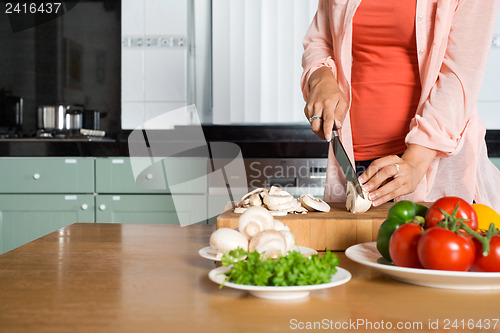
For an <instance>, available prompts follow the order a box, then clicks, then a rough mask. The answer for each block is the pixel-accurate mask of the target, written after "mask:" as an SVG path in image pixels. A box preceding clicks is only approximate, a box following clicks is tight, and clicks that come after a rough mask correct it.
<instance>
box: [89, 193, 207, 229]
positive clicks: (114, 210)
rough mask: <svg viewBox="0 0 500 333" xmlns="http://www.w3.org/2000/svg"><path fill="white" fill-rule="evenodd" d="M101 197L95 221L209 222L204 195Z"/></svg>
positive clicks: (98, 200) (99, 197) (98, 199)
mask: <svg viewBox="0 0 500 333" xmlns="http://www.w3.org/2000/svg"><path fill="white" fill-rule="evenodd" d="M177 199H178V198H176V200H175V205H174V200H173V197H172V195H168V194H163V195H153V194H152V195H140V194H138V195H132V194H130V195H128V194H127V195H98V196H97V197H96V222H102V223H144V224H149V223H151V224H181V223H182V224H193V223H199V222H202V223H206V214H207V201H206V196H204V195H184V196H183V197H182V199H184V200H177Z"/></svg>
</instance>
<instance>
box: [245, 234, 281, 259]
mask: <svg viewBox="0 0 500 333" xmlns="http://www.w3.org/2000/svg"><path fill="white" fill-rule="evenodd" d="M248 250H249V251H250V252H253V251H257V252H259V253H260V254H261V255H262V256H263V257H271V258H276V257H278V256H279V255H282V256H284V255H285V254H286V253H287V241H286V238H285V236H284V235H283V233H282V232H281V231H278V230H264V231H261V232H259V233H257V234H256V235H255V236H254V237H253V238H252V239H251V240H250V244H249V246H248Z"/></svg>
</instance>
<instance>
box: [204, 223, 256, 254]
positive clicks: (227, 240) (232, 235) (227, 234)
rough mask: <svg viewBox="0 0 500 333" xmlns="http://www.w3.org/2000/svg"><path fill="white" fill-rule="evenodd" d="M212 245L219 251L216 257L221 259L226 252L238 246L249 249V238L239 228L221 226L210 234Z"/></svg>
mask: <svg viewBox="0 0 500 333" xmlns="http://www.w3.org/2000/svg"><path fill="white" fill-rule="evenodd" d="M210 246H211V247H212V248H213V249H215V250H216V251H217V256H216V258H217V259H220V258H221V257H222V255H223V254H224V253H227V252H230V251H232V250H236V249H237V248H242V249H243V250H245V251H248V238H246V237H245V236H244V235H243V234H242V233H241V232H239V231H237V230H234V229H230V228H220V229H217V230H215V231H214V232H213V233H212V235H210Z"/></svg>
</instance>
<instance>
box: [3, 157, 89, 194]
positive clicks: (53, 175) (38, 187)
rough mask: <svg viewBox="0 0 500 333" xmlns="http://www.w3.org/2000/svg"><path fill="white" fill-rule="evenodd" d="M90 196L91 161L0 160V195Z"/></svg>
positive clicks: (53, 158)
mask: <svg viewBox="0 0 500 333" xmlns="http://www.w3.org/2000/svg"><path fill="white" fill-rule="evenodd" d="M93 192H94V159H93V158H81V157H79V158H61V157H52V158H51V157H47V158H2V159H0V193H93Z"/></svg>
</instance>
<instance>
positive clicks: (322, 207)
mask: <svg viewBox="0 0 500 333" xmlns="http://www.w3.org/2000/svg"><path fill="white" fill-rule="evenodd" d="M300 203H301V204H302V206H304V207H305V208H307V210H309V211H315V210H317V211H319V212H329V211H330V205H329V204H327V203H326V202H324V201H323V200H321V199H320V198H316V197H315V196H313V195H312V194H303V195H301V196H300Z"/></svg>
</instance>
